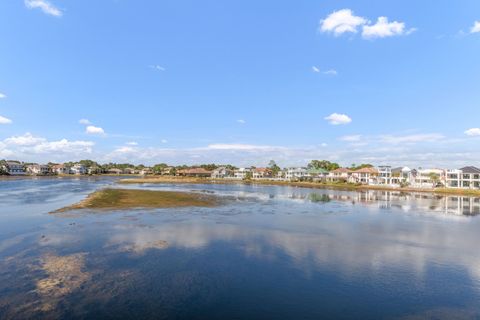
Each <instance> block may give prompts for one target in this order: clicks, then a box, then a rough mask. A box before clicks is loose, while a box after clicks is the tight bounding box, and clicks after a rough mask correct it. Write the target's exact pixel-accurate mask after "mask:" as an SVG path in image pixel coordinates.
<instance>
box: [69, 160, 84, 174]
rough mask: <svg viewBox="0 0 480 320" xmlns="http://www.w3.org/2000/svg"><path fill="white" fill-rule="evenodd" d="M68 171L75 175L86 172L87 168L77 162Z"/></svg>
mask: <svg viewBox="0 0 480 320" xmlns="http://www.w3.org/2000/svg"><path fill="white" fill-rule="evenodd" d="M70 173H71V174H75V175H82V174H86V173H87V169H86V168H85V166H84V165H82V164H79V163H77V164H75V165H74V166H73V167H71V168H70Z"/></svg>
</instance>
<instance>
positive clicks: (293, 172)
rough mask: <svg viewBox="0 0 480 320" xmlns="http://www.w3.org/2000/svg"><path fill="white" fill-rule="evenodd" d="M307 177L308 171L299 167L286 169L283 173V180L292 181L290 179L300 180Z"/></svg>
mask: <svg viewBox="0 0 480 320" xmlns="http://www.w3.org/2000/svg"><path fill="white" fill-rule="evenodd" d="M304 177H308V170H307V168H303V167H299V168H288V169H287V171H286V173H285V179H288V180H292V179H300V178H304Z"/></svg>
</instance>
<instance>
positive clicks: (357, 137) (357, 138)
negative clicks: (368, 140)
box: [339, 134, 362, 142]
mask: <svg viewBox="0 0 480 320" xmlns="http://www.w3.org/2000/svg"><path fill="white" fill-rule="evenodd" d="M361 139H362V136H361V135H359V134H356V135H350V136H343V137H340V138H339V140H341V141H346V142H358V141H360V140H361Z"/></svg>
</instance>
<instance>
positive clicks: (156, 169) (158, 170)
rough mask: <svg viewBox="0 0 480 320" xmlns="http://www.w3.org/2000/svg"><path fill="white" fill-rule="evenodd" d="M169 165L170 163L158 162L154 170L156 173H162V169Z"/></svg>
mask: <svg viewBox="0 0 480 320" xmlns="http://www.w3.org/2000/svg"><path fill="white" fill-rule="evenodd" d="M166 167H168V164H166V163H158V164H156V165H154V166H153V168H152V170H153V173H155V174H160V173H162V171H163V170H164V169H165V168H166Z"/></svg>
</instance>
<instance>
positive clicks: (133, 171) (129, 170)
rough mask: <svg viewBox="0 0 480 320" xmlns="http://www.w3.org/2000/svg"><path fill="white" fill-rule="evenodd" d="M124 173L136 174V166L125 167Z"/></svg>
mask: <svg viewBox="0 0 480 320" xmlns="http://www.w3.org/2000/svg"><path fill="white" fill-rule="evenodd" d="M123 173H124V174H135V168H125V169H123Z"/></svg>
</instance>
